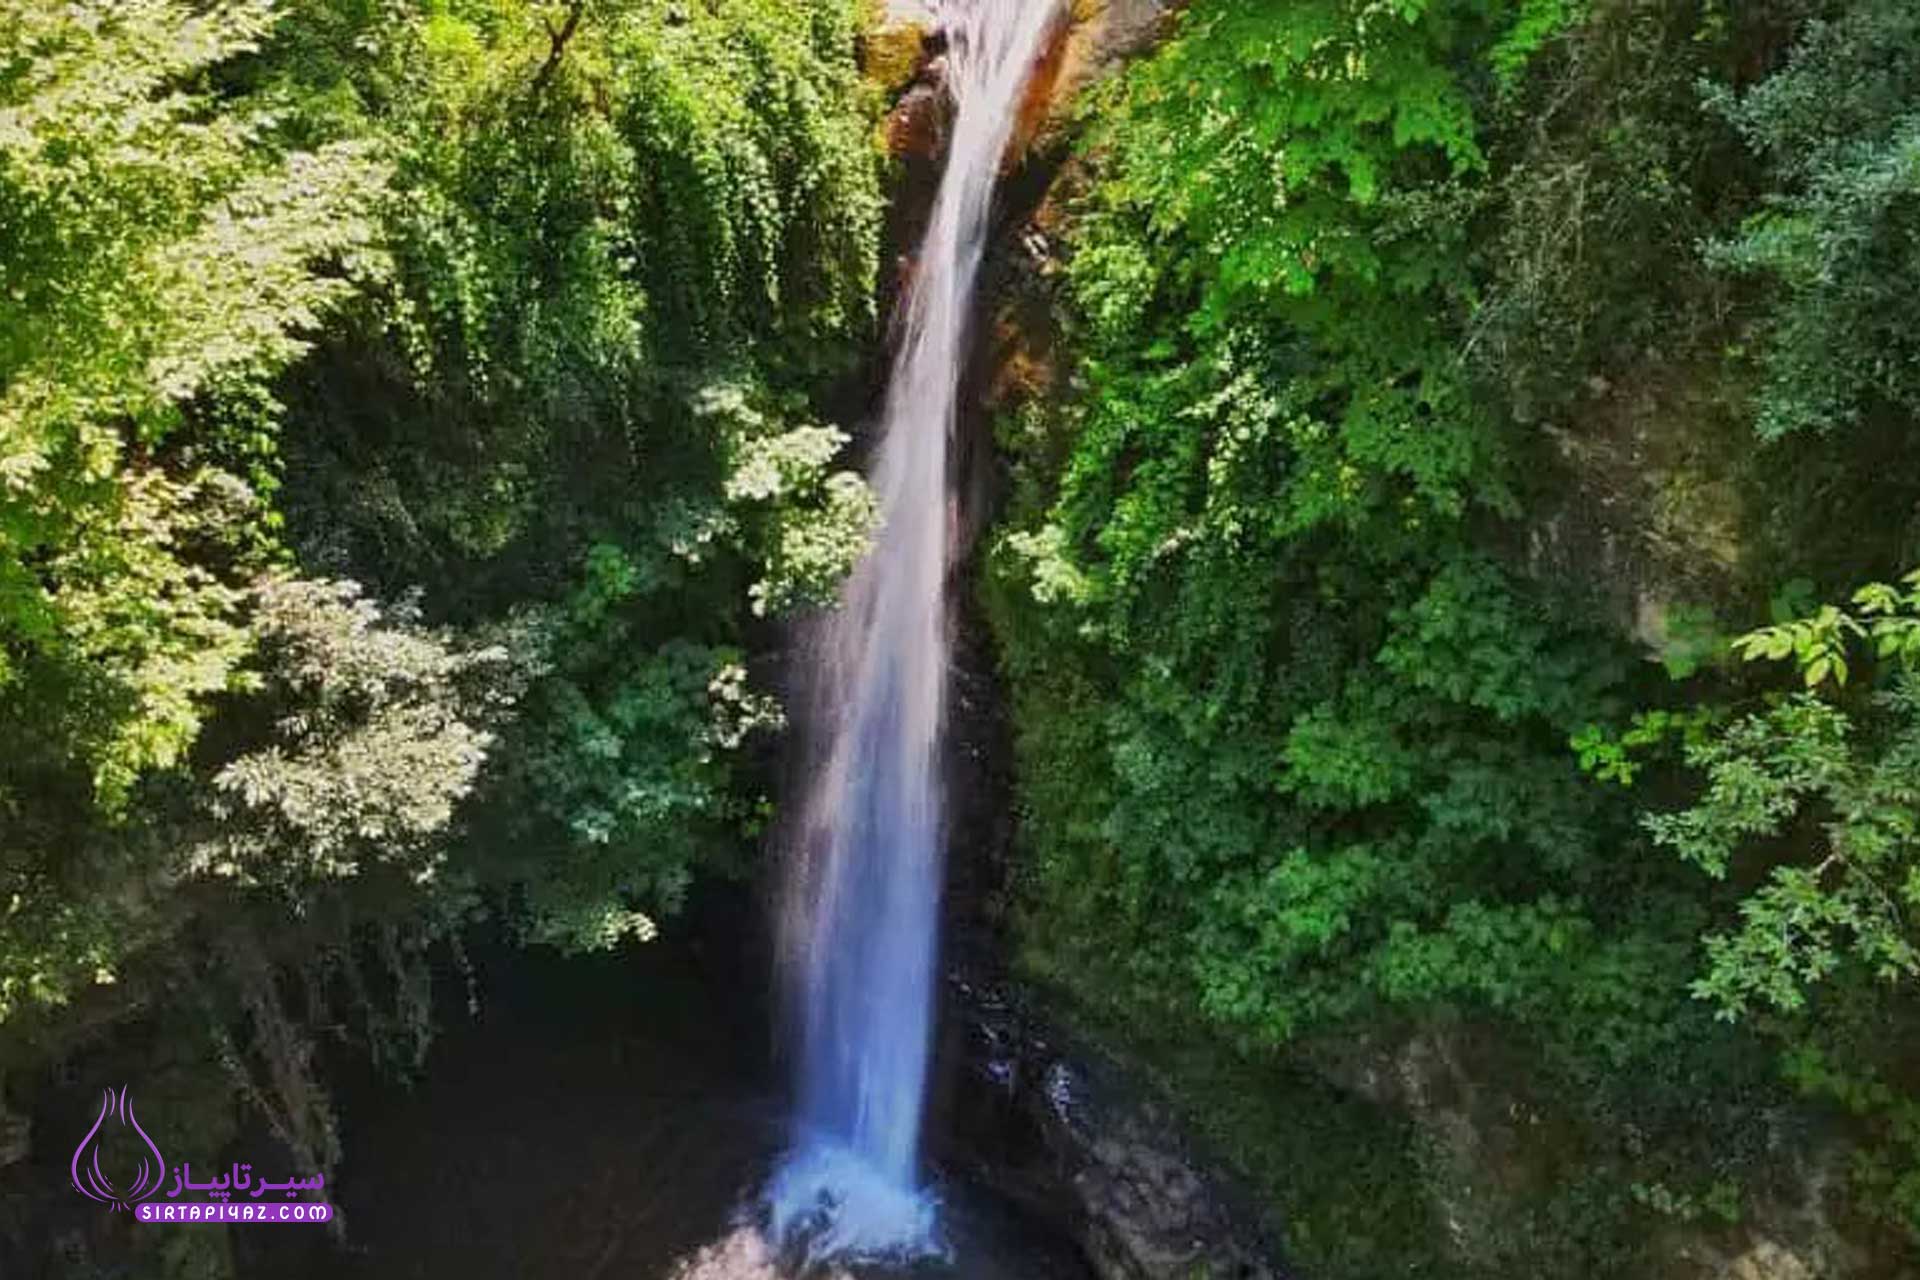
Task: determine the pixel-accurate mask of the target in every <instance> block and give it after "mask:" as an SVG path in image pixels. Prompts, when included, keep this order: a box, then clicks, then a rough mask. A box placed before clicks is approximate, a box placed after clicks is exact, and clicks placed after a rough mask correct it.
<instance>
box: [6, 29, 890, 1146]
mask: <svg viewBox="0 0 1920 1280" xmlns="http://www.w3.org/2000/svg"><path fill="white" fill-rule="evenodd" d="M855 11H856V10H855V6H854V5H853V4H852V3H848V2H844V0H718V2H717V3H710V4H701V5H695V6H687V5H683V4H679V3H669V2H668V0H586V2H584V3H581V4H579V5H577V6H572V5H570V6H564V7H562V6H554V5H549V4H540V3H531V2H528V0H445V2H442V0H422V2H421V3H417V4H416V3H412V2H411V0H408V2H404V3H399V4H389V3H381V2H377V0H316V2H314V3H309V4H301V5H295V6H273V5H265V4H258V3H251V2H240V0H234V2H232V3H228V2H225V0H221V2H218V3H211V4H201V3H187V2H185V0H132V2H131V3H120V2H119V0H115V2H114V3H99V4H93V3H80V4H72V5H62V6H55V7H52V8H49V7H48V6H46V5H43V4H33V3H0V736H4V737H5V739H6V741H7V743H8V749H7V751H6V752H4V753H0V756H3V758H0V1020H4V1021H5V1022H6V1024H7V1026H6V1030H7V1032H8V1038H7V1046H8V1048H9V1051H10V1053H9V1056H10V1058H11V1059H12V1060H16V1061H25V1062H27V1063H29V1064H30V1065H34V1066H38V1065H41V1062H42V1061H43V1059H36V1058H35V1057H34V1055H35V1054H36V1053H38V1054H41V1055H57V1054H58V1053H60V1052H62V1051H63V1050H64V1048H65V1047H66V1044H67V1039H66V1037H67V1036H68V1034H69V1032H68V1028H69V1026H72V1027H78V1026H81V1025H83V1022H82V1020H81V1019H79V1018H74V1019H71V1020H69V1019H66V1018H63V1017H62V1016H60V1015H59V1014H58V1013H57V1012H54V1011H55V1010H56V1009H58V1008H59V1007H60V1006H62V1005H63V1004H68V1003H72V1004H78V1005H81V1006H83V1007H84V1008H86V1009H87V1010H88V1011H89V1012H88V1014H87V1018H86V1020H85V1021H84V1025H86V1026H89V1027H91V1026H95V1025H97V1023H98V1021H99V1020H104V1019H107V1018H110V1017H112V1016H113V1015H114V1014H115V1013H116V1012H120V1011H124V1010H125V1009H132V1008H146V1009H150V1010H152V1009H158V1010H165V1011H168V1012H167V1016H169V1017H175V1016H184V1017H185V1018H186V1021H184V1022H181V1023H180V1024H179V1025H182V1026H204V1027H206V1028H207V1031H208V1038H209V1039H208V1044H207V1046H205V1047H206V1049H207V1052H208V1053H209V1054H211V1055H212V1056H213V1057H214V1058H216V1059H217V1060H218V1062H219V1064H220V1065H221V1067H222V1068H223V1069H224V1071H225V1074H226V1076H227V1078H228V1079H229V1080H230V1081H231V1082H232V1083H233V1084H234V1087H235V1089H236V1090H237V1091H238V1092H239V1093H240V1094H241V1095H242V1096H244V1097H246V1098H247V1099H249V1100H250V1101H251V1102H252V1104H253V1105H255V1106H256V1107H257V1108H258V1109H259V1110H260V1111H261V1112H262V1113H263V1114H264V1115H265V1116H266V1117H267V1118H268V1120H269V1121H270V1122H271V1123H272V1124H273V1125H274V1127H275V1130H276V1132H278V1133H279V1134H280V1135H281V1137H282V1139H283V1140H284V1141H286V1142H287V1143H288V1144H289V1146H291V1147H293V1148H294V1149H295V1150H296V1151H298V1152H302V1153H305V1154H306V1155H309V1156H311V1158H312V1160H313V1161H314V1162H315V1164H316V1167H325V1166H328V1165H330V1164H331V1162H332V1161H333V1160H334V1159H335V1158H337V1156H338V1146H337V1134H336V1133H335V1131H334V1128H333V1121H332V1117H331V1114H330V1111H329V1108H328V1106H327V1102H326V1094H325V1089H324V1087H323V1086H322V1085H321V1084H320V1083H319V1081H318V1077H317V1071H318V1068H317V1065H316V1064H317V1062H318V1057H317V1055H316V1052H315V1047H314V1044H313V1040H312V1036H311V1034H310V1031H309V1027H310V1025H314V1024H323V1023H324V1024H326V1025H329V1026H333V1027H337V1028H345V1027H349V1026H350V1027H351V1028H352V1029H353V1034H354V1035H355V1036H356V1037H357V1038H360V1039H362V1040H363V1041H364V1042H365V1043H366V1044H367V1045H368V1046H369V1047H370V1048H371V1050H372V1051H373V1054H374V1056H375V1058H376V1060H378V1061H380V1062H382V1063H383V1064H386V1065H389V1066H393V1067H396V1068H397V1069H399V1070H401V1071H403V1072H406V1071H411V1070H415V1069H417V1068H418V1066H419V1064H420V1061H421V1060H422V1057H423V1055H424V1053H425V1046H426V1044H427V1041H428V1036H429V1033H430V1030H431V1026H430V1023H431V1019H430V1017H429V1009H430V1007H431V1002H430V999H429V996H428V975H429V972H430V968H429V965H428V962H427V952H428V948H429V947H445V948H451V949H452V952H453V954H454V955H455V957H456V958H457V957H458V954H459V953H458V948H459V939H460V934H461V931H462V930H463V929H465V928H466V927H467V926H468V925H470V924H471V923H472V922H473V921H474V920H475V919H476V918H477V917H478V916H480V915H482V914H483V913H487V912H492V913H495V914H497V915H500V916H503V917H505V918H506V920H507V922H508V924H509V926H510V927H511V928H513V929H514V930H516V931H517V932H518V933H519V935H520V936H522V937H524V938H527V939H529V940H540V941H554V942H559V943H562V944H564V945H569V946H598V947H607V946H612V945H615V944H617V943H618V942H620V941H621V940H622V939H630V938H636V937H638V938H644V937H647V936H650V935H651V934H652V932H653V930H654V929H655V927H656V926H655V921H656V919H658V918H660V917H663V916H664V915H665V914H666V913H668V912H671V911H672V910H673V909H674V907H675V906H676V905H677V904H678V903H679V902H680V901H681V900H682V898H683V897H684V895H685V893H686V890H687V886H688V884H689V882H690V881H691V878H692V877H693V875H694V874H695V872H696V871H697V870H698V869H699V868H701V867H702V866H707V865H717V866H720V867H727V868H733V867H738V866H739V864H740V862H741V861H742V859H741V856H740V851H741V850H742V849H743V848H744V847H745V846H746V840H745V839H744V838H743V833H744V832H746V831H747V830H749V829H751V828H752V827H754V826H755V825H756V824H757V823H759V822H761V821H763V819H764V812H765V802H764V800H763V799H762V798H761V790H762V787H761V782H760V780H759V779H758V778H757V777H755V776H754V774H753V771H752V769H751V768H749V767H745V766H746V765H750V764H751V756H750V753H749V751H748V746H749V742H750V735H751V734H753V733H754V732H755V731H756V730H762V729H772V728H775V727H777V726H778V725H779V724H780V720H781V716H780V711H779V708H778V707H777V705H776V704H775V703H774V702H773V701H772V699H771V698H770V697H769V696H768V695H767V694H765V693H764V692H761V691H760V690H759V689H758V688H757V687H756V684H755V682H754V681H753V680H752V679H750V678H749V675H748V662H749V655H750V653H751V652H752V650H751V648H750V645H752V644H757V643H760V642H761V641H762V640H763V638H764V634H765V633H764V631H763V630H761V629H760V628H762V627H763V625H764V624H763V623H762V622H761V620H762V619H766V618H773V617H775V616H777V615H780V614H782V613H784V612H787V611H790V610H793V609H797V608H801V607H806V606H809V605H814V604H817V603H819V602H821V601H822V600H824V599H826V598H827V597H829V596H830V594H831V592H832V590H833V588H834V586H835V585H836V584H837V582H838V580H839V578H840V577H841V576H842V575H843V574H844V573H845V571H846V570H847V568H848V567H849V566H850V565H851V563H852V562H853V560H854V559H855V558H857V557H858V555H859V554H861V552H862V551H863V549H864V547H865V545H866V539H867V536H868V534H869V532H870V530H871V526H872V521H873V509H872V502H871V498H870V495H869V494H868V493H867V491H866V489H865V487H864V485H863V484H862V483H861V482H860V481H859V479H858V477H857V476H855V475H853V474H852V473H850V472H848V471H846V470H844V469H842V467H841V464H840V461H839V460H840V455H841V452H842V450H843V449H844V447H845V446H846V444H847V439H848V438H847V436H846V435H845V433H843V432H841V431H839V430H837V429H835V428H833V427H831V426H829V425H826V424H824V423H823V422H822V421H821V420H820V414H819V411H818V408H817V403H818V400H819V398H820V396H821V395H822V394H823V393H824V392H825V391H826V389H827V387H828V384H829V382H830V380H831V379H833V378H834V377H837V376H838V375H840V374H842V373H843V372H844V371H845V370H847V369H848V368H850V367H851V365H852V363H853V361H854V359H855V358H856V356H857V354H858V349H859V348H858V344H859V343H861V342H862V341H864V340H865V339H867V338H869V337H870V336H871V332H872V328H873V325H872V321H873V315H872V302H871V299H872V296H873V292H874V284H875V270H876V258H877V250H878V242H879V227H880V216H881V205H880V200H879V189H878V176H879V164H878V159H877V157H876V156H875V155H874V153H873V151H872V149H871V144H870V141H869V139H870V137H871V124H872V119H871V103H870V102H869V100H868V95H867V93H866V92H865V91H864V90H863V88H862V87H861V85H860V83H859V81H858V77H857V73H856V70H855V65H854V56H853V55H854V37H855V31H854V25H853V24H854V13H855ZM569 18H571V21H569ZM563 24H564V26H563ZM563 33H564V34H563ZM360 584H365V585H364V586H362V585H360ZM381 602H386V603H381ZM755 674H756V675H757V674H758V673H757V671H756V673H755ZM202 961H204V963H202ZM156 965H158V966H159V969H160V970H161V971H162V972H164V974H165V976H166V981H165V982H162V983H158V984H156V983H153V982H151V981H149V980H147V979H144V978H142V976H141V975H143V974H145V973H149V972H150V971H153V970H154V969H155V967H156ZM295 992H298V993H299V995H298V998H294V996H293V995H292V993H295Z"/></svg>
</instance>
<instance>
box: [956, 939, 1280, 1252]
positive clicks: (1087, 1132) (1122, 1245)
mask: <svg viewBox="0 0 1920 1280" xmlns="http://www.w3.org/2000/svg"><path fill="white" fill-rule="evenodd" d="M949 995H950V1001H949V1008H950V1010H951V1013H950V1020H949V1028H950V1030H949V1036H948V1044H947V1046H946V1047H947V1048H948V1050H949V1052H950V1053H951V1055H952V1058H953V1060H955V1061H956V1062H957V1064H958V1070H959V1072H960V1074H961V1079H960V1081H959V1082H958V1087H957V1088H956V1089H955V1090H954V1091H953V1094H952V1104H951V1105H952V1110H951V1111H950V1112H949V1114H948V1115H947V1117H946V1120H947V1123H946V1124H945V1125H944V1126H943V1131H944V1133H945V1135H946V1136H945V1141H946V1144H947V1148H948V1149H947V1152H946V1155H947V1157H948V1158H949V1159H951V1160H957V1161H959V1162H962V1163H963V1164H965V1165H966V1166H968V1167H969V1168H970V1169H971V1170H972V1171H973V1174H974V1176H976V1177H978V1178H979V1179H980V1180H981V1181H982V1182H985V1183H986V1184H988V1185H990V1186H992V1187H994V1188H995V1189H996V1190H998V1191H1000V1192H1001V1193H1002V1194H1003V1195H1005V1196H1006V1197H1008V1199H1010V1200H1012V1201H1013V1202H1014V1203H1016V1204H1020V1205H1023V1206H1025V1207H1026V1209H1027V1211H1028V1212H1029V1213H1030V1214H1031V1215H1033V1216H1034V1217H1036V1218H1039V1219H1040V1220H1042V1221H1045V1222H1047V1223H1048V1224H1049V1225H1050V1226H1051V1227H1052V1228H1053V1229H1054V1230H1056V1231H1058V1232H1060V1233H1061V1234H1064V1235H1066V1236H1068V1237H1069V1238H1072V1239H1074V1240H1076V1241H1078V1242H1079V1244H1080V1247H1081V1249H1082V1250H1083V1251H1084V1253H1085V1254H1086V1256H1087V1258H1088V1260H1089V1261H1090V1262H1091V1263H1092V1265H1093V1267H1094V1270H1095V1271H1096V1273H1097V1274H1098V1275H1100V1276H1101V1277H1102V1280H1287V1277H1289V1276H1290V1275H1291V1274H1292V1273H1291V1272H1289V1271H1288V1270H1287V1269H1286V1268H1285V1266H1284V1265H1283V1264H1282V1263H1281V1261H1280V1250H1279V1247H1278V1244H1277V1241H1276V1239H1275V1236H1274V1234H1273V1232H1272V1230H1271V1224H1269V1223H1267V1222H1266V1221H1264V1215H1262V1214H1261V1213H1260V1212H1259V1210H1258V1208H1257V1206H1256V1203H1255V1201H1254V1200H1253V1199H1252V1197H1251V1196H1249V1194H1248V1193H1247V1192H1246V1190H1245V1189H1244V1188H1242V1187H1241V1186H1239V1185H1238V1184H1237V1183H1236V1182H1235V1181H1234V1180H1233V1179H1231V1178H1230V1177H1228V1176H1227V1175H1225V1174H1224V1173H1223V1172H1222V1171H1221V1170H1220V1169H1219V1168H1218V1166H1217V1165H1216V1163H1215V1162H1214V1161H1212V1160H1210V1159H1209V1158H1207V1157H1206V1156H1205V1155H1204V1154H1203V1153H1201V1152H1198V1151H1197V1150H1196V1149H1195V1148H1194V1147H1193V1145H1192V1143H1191V1142H1190V1140H1189V1139H1188V1137H1187V1135H1186V1134H1185V1133H1184V1132H1183V1131H1182V1128H1181V1126H1180V1124H1179V1123H1178V1122H1177V1121H1176V1120H1175V1118H1174V1117H1173V1116H1172V1114H1171V1113H1170V1112H1169V1110H1168V1109H1167V1108H1166V1107H1165V1106H1164V1105H1163V1104H1162V1103H1161V1102H1160V1101H1159V1100H1158V1099H1157V1098H1156V1097H1155V1094H1154V1091H1153V1089H1152V1088H1151V1087H1150V1086H1149V1085H1148V1084H1147V1083H1146V1082H1145V1081H1144V1080H1143V1079H1141V1078H1140V1077H1139V1076H1138V1075H1137V1074H1136V1073H1135V1072H1133V1071H1132V1070H1130V1069H1129V1068H1128V1067H1127V1066H1125V1065H1124V1064H1123V1063H1122V1062H1121V1061H1120V1060H1119V1059H1116V1058H1114V1057H1112V1056H1111V1055H1109V1054H1108V1053H1106V1052H1105V1051H1103V1050H1101V1049H1100V1048H1098V1047H1096V1046H1095V1045H1093V1044H1091V1043H1090V1042H1087V1041H1085V1040H1082V1039H1080V1038H1078V1037H1076V1036H1073V1035H1071V1034H1069V1033H1068V1032H1066V1031H1065V1030H1064V1029H1063V1028H1062V1027H1061V1026H1059V1025H1058V1024H1057V1023H1054V1022H1052V1021H1050V1020H1049V1019H1047V1018H1046V1017H1045V1016H1043V1015H1041V1014H1039V1013H1038V1012H1037V1011H1036V1010H1035V1008H1034V1007H1033V1006H1032V1004H1031V1002H1030V1000H1029V999H1028V998H1027V997H1026V996H1024V995H1023V994H1022V993H1021V992H1020V991H1019V989H1018V988H1017V987H1015V986H1013V985H1011V984H1009V983H1006V982H1000V981H993V980H990V979H985V978H982V977H979V976H976V975H972V974H967V973H965V972H962V973H959V974H956V975H955V976H954V978H953V979H952V981H951V984H950V991H949Z"/></svg>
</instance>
